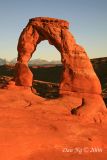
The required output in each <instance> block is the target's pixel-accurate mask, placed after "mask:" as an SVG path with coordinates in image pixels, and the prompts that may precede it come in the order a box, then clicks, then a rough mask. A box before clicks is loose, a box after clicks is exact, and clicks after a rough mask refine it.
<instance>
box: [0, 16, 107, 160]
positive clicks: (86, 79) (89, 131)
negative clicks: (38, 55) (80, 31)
mask: <svg viewBox="0 0 107 160" xmlns="http://www.w3.org/2000/svg"><path fill="white" fill-rule="evenodd" d="M45 39H47V40H48V41H49V43H50V44H51V45H54V46H55V47H56V48H57V49H58V50H59V51H60V53H61V62H60V63H58V62H57V63H56V62H54V63H53V62H50V63H47V62H43V63H42V64H40V65H39V63H40V60H39V63H38V65H37V61H36V64H35V61H34V62H33V63H32V62H31V63H30V58H31V57H32V54H33V52H34V51H35V50H36V46H37V45H38V43H40V42H41V41H43V40H45ZM17 50H18V57H17V60H16V62H15V63H13V62H11V63H8V64H6V63H5V61H4V62H3V63H1V64H2V65H1V66H0V160H82V159H83V160H105V159H106V157H107V137H106V134H107V109H106V106H107V67H106V65H107V58H106V57H104V58H96V59H91V60H90V59H89V58H88V56H87V53H86V51H85V50H84V48H83V47H81V46H80V45H78V44H77V43H76V41H75V39H74V37H73V35H72V34H71V33H70V32H69V22H68V21H65V20H61V19H56V18H49V17H36V18H32V19H30V20H29V22H28V24H27V26H26V27H25V28H24V29H23V31H22V32H21V35H20V37H19V41H18V47H17ZM1 61H2V59H1ZM28 64H29V65H28Z"/></svg>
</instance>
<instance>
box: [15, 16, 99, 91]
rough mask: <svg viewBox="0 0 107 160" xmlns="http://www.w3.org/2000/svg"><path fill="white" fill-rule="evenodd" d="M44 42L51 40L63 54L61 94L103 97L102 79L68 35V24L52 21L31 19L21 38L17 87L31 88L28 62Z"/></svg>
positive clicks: (58, 20) (69, 34)
mask: <svg viewBox="0 0 107 160" xmlns="http://www.w3.org/2000/svg"><path fill="white" fill-rule="evenodd" d="M43 40H48V41H49V43H50V44H51V45H54V46H55V47H56V48H57V50H58V51H59V52H60V53H61V61H62V64H63V66H64V70H63V73H62V75H61V82H60V93H63V92H64V91H72V92H82V93H95V94H100V93H101V85H100V82H99V79H98V78H97V76H96V74H95V72H94V70H93V67H92V64H91V62H90V60H89V58H88V56H87V54H86V52H85V50H84V48H82V47H81V46H79V45H78V44H77V43H76V41H75V39H74V37H73V35H72V34H71V33H70V32H69V23H68V22H67V21H65V20H60V19H56V18H49V17H37V18H32V19H30V20H29V23H28V24H27V26H26V27H25V28H24V30H23V31H22V33H21V35H20V38H19V42H18V47H17V49H18V58H17V64H16V78H15V81H16V84H17V85H22V86H29V87H30V86H32V79H33V76H32V73H31V71H30V69H29V68H28V62H29V60H30V58H31V57H32V54H33V53H34V51H35V50H36V47H37V45H38V44H39V43H40V42H41V41H43Z"/></svg>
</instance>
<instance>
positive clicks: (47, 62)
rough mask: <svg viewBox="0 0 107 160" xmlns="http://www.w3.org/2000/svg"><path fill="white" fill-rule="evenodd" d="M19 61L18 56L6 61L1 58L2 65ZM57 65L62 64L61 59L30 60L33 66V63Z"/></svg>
mask: <svg viewBox="0 0 107 160" xmlns="http://www.w3.org/2000/svg"><path fill="white" fill-rule="evenodd" d="M16 62H17V58H14V59H13V60H11V61H6V60H4V59H2V58H0V66H1V65H5V64H16ZM45 64H46V65H47V64H48V65H56V64H61V61H47V60H44V59H33V60H30V61H29V65H30V66H33V65H40V66H41V65H45Z"/></svg>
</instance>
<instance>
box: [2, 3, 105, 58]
mask: <svg viewBox="0 0 107 160" xmlns="http://www.w3.org/2000/svg"><path fill="white" fill-rule="evenodd" d="M38 16H48V17H56V18H62V19H65V20H68V21H69V22H70V31H71V32H72V34H73V35H74V37H75V39H76V41H77V43H79V44H80V45H81V46H83V47H84V48H85V50H86V51H87V53H88V56H89V57H90V58H93V57H104V56H107V0H0V57H1V58H6V59H8V60H10V59H13V58H15V57H17V42H18V38H19V36H20V33H21V31H22V30H23V28H24V27H25V26H26V24H27V23H28V20H29V19H30V18H33V17H38ZM33 58H42V59H48V60H56V59H60V54H59V53H58V51H57V50H56V49H55V47H54V46H51V45H49V44H48V43H47V42H46V41H43V42H41V43H40V44H39V45H38V47H37V51H36V52H35V53H34V55H33Z"/></svg>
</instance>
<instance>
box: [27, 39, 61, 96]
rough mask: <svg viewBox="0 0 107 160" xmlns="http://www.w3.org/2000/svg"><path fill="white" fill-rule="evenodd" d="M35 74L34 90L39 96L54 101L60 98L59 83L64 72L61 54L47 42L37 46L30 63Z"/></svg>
mask: <svg viewBox="0 0 107 160" xmlns="http://www.w3.org/2000/svg"><path fill="white" fill-rule="evenodd" d="M29 67H30V70H31V71H32V73H33V85H32V86H33V88H35V89H36V91H37V93H36V94H38V95H39V96H41V97H44V98H48V99H54V98H58V97H59V83H60V81H61V75H62V72H63V64H62V62H61V55H60V52H59V51H58V50H57V49H56V47H55V46H53V45H50V44H49V42H48V41H47V40H44V41H42V42H40V43H39V44H38V45H37V48H36V51H35V52H34V53H33V55H32V58H31V59H30V61H29Z"/></svg>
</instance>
